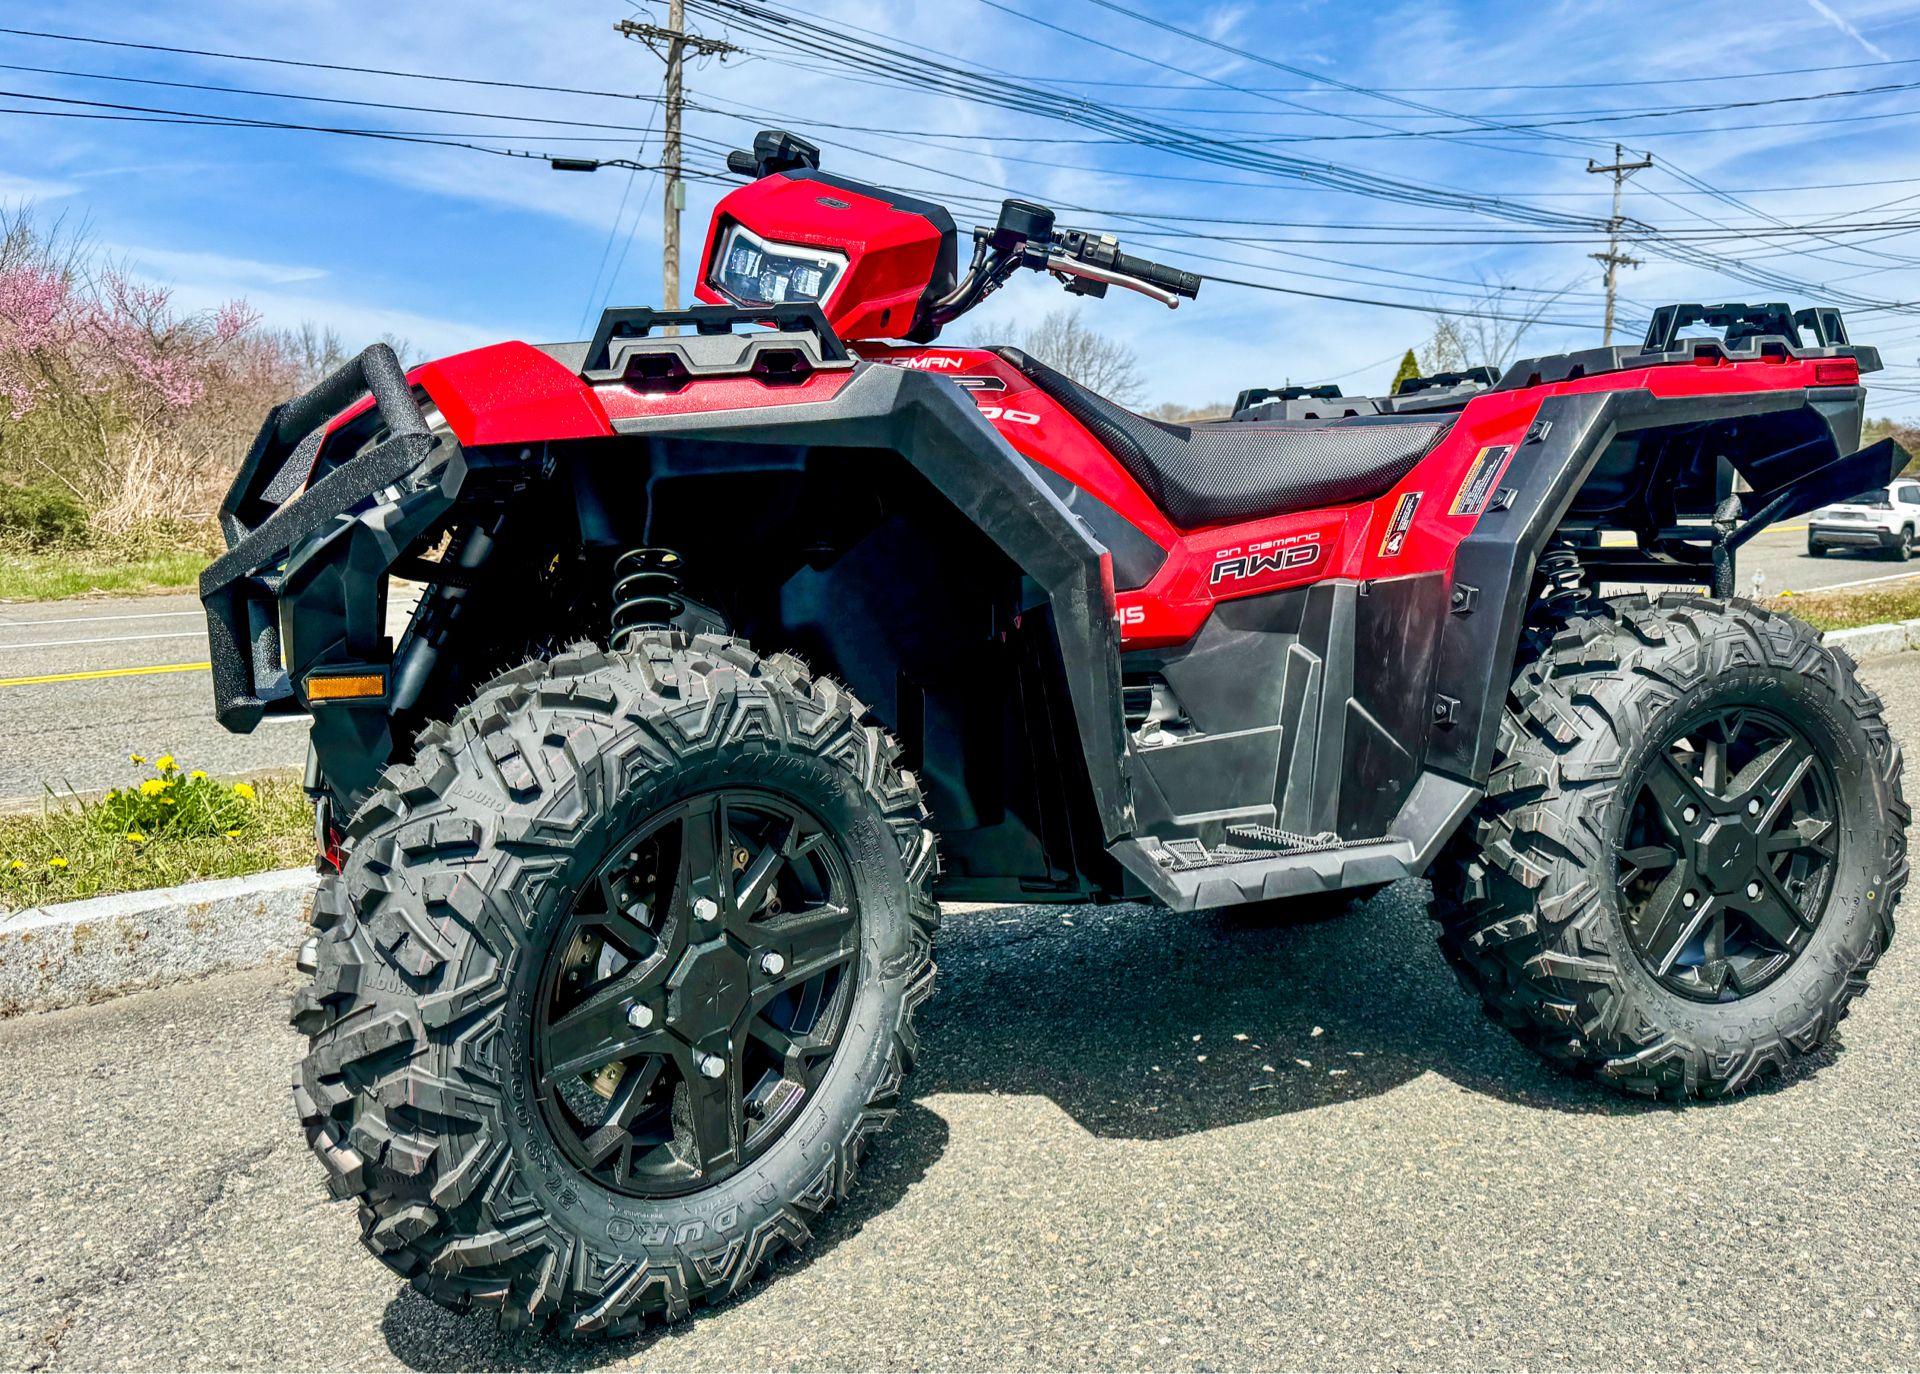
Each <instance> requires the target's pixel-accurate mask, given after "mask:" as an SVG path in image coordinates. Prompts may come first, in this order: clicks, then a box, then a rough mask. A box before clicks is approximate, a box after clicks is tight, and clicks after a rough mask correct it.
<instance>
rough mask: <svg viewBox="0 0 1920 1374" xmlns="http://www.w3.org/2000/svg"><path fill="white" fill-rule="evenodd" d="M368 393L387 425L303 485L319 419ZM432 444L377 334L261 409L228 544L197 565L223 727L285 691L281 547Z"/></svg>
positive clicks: (396, 363)
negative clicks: (313, 381) (310, 383)
mask: <svg viewBox="0 0 1920 1374" xmlns="http://www.w3.org/2000/svg"><path fill="white" fill-rule="evenodd" d="M369 393H371V395H372V396H373V400H374V404H375V406H376V407H377V408H378V410H379V413H380V420H381V423H382V425H383V427H384V430H385V437H383V438H381V439H380V441H379V442H378V443H375V444H371V445H369V446H368V447H367V448H366V449H364V450H363V451H362V452H360V453H358V454H356V455H354V457H352V458H351V459H349V460H348V461H347V462H345V463H342V464H341V465H340V466H339V467H337V468H335V469H334V470H333V471H331V472H329V473H328V474H327V475H326V476H324V477H322V478H321V479H320V480H319V481H317V482H315V483H313V485H311V486H310V487H308V488H307V489H306V490H305V491H304V492H302V491H301V490H300V488H301V486H302V484H303V483H305V482H306V481H307V479H308V477H309V475H310V474H311V473H312V471H313V466H314V460H315V459H316V458H317V457H318V455H319V452H320V445H321V442H322V441H323V440H324V439H325V438H326V433H327V431H326V426H327V422H328V421H330V420H331V419H332V418H333V417H334V416H335V415H338V414H339V413H340V412H341V411H343V410H345V409H347V407H349V406H351V405H353V404H355V403H356V402H358V401H359V400H360V399H361V398H362V397H365V396H367V395H368V394H369ZM432 447H433V435H432V434H431V433H430V432H429V430H428V428H427V422H426V419H425V418H424V417H423V416H422V414H421V411H420V406H419V404H418V403H417V402H416V401H415V400H414V397H413V390H412V388H411V387H410V386H409V385H408V383H407V374H406V369H404V368H403V367H401V365H400V360H399V358H397V357H395V356H394V352H393V350H392V349H391V348H389V347H388V346H387V345H386V344H374V345H373V346H372V347H371V348H369V349H367V351H366V352H364V353H362V354H361V355H360V356H359V357H357V358H355V359H353V360H352V361H351V362H349V363H347V364H345V365H344V366H342V367H340V368H339V369H337V370H336V371H334V372H333V373H332V374H331V375H330V376H328V377H327V378H326V379H325V380H323V381H321V382H320V383H319V384H318V385H317V386H315V387H314V388H313V389H312V390H311V391H308V392H307V393H306V394H305V395H302V396H299V397H296V398H295V399H293V400H291V401H287V402H285V403H283V404H281V405H278V406H275V407H274V408H273V410H272V411H271V412H270V413H269V414H268V416H267V422H266V423H265V424H264V425H262V426H261V427H260V433H259V435H258V436H257V437H256V438H255V439H254V441H253V448H252V449H251V450H250V451H249V452H248V454H247V457H246V459H245V461H244V462H242V463H241V464H240V471H239V473H238V475H236V476H235V477H234V479H233V485H232V486H231V487H230V488H229V489H228V491H227V495H226V499H225V500H223V501H222V502H221V503H220V529H221V533H222V534H224V535H225V536H226V541H227V551H226V553H224V554H222V555H221V556H220V557H219V558H217V559H215V560H214V562H213V564H212V565H211V566H210V567H208V568H207V570H206V571H205V572H203V573H202V574H200V600H201V603H202V604H203V605H204V606H205V607H206V610H207V641H208V647H209V650H210V654H209V657H210V658H211V659H212V663H213V698H214V712H215V714H216V715H217V716H218V717H219V719H220V723H221V724H222V725H224V726H225V727H226V728H227V729H229V730H232V731H235V732H236V733H240V734H245V733H246V732H248V731H250V730H252V729H253V727H254V726H255V725H257V724H259V722H260V718H261V716H262V715H264V714H265V713H266V709H267V705H268V703H269V702H274V701H283V700H285V699H287V698H288V697H290V696H292V694H293V685H292V683H291V682H290V681H289V680H288V677H287V672H286V669H285V667H284V666H282V664H281V653H280V628H279V623H278V614H277V612H278V601H279V593H280V571H281V567H282V564H283V563H284V562H285V560H286V557H287V554H288V552H289V551H290V550H291V549H292V548H293V547H294V546H295V545H296V544H298V543H299V542H300V541H301V540H303V539H305V538H307V537H308V536H309V535H311V534H313V533H314V532H315V531H317V530H319V529H321V528H322V527H323V526H325V525H326V524H328V523H329V522H330V521H332V520H333V519H334V518H335V517H336V516H337V515H338V514H339V513H340V512H341V511H344V510H351V509H352V508H353V507H354V506H356V505H358V504H359V503H360V502H362V501H364V500H366V499H367V498H368V497H370V496H372V495H373V494H374V493H375V492H378V491H380V490H382V489H384V488H386V487H390V486H393V485H394V484H395V483H397V482H399V481H400V480H401V479H403V478H404V477H406V476H407V474H408V473H410V472H412V471H413V470H414V469H416V468H417V467H419V466H420V464H421V462H422V461H423V460H424V459H425V458H426V456H427V453H428V450H430V449H431V448H432Z"/></svg>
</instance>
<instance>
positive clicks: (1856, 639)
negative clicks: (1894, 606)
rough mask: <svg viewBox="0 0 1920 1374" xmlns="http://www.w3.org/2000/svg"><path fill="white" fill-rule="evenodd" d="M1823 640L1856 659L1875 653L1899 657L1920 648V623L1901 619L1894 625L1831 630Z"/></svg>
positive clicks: (1919, 621)
mask: <svg viewBox="0 0 1920 1374" xmlns="http://www.w3.org/2000/svg"><path fill="white" fill-rule="evenodd" d="M1823 638H1824V639H1825V640H1826V642H1827V644H1828V645H1830V646H1831V647H1833V648H1835V649H1845V650H1846V651H1847V653H1848V654H1850V655H1851V656H1852V657H1854V658H1857V659H1858V658H1870V657H1872V656H1873V655H1875V654H1897V653H1901V652H1903V651H1905V650H1907V649H1920V620H1902V621H1900V622H1899V623H1898V624H1892V625H1861V626H1858V627H1857V628H1855V629H1851V630H1829V631H1828V632H1827V633H1826V634H1825V635H1824V636H1823Z"/></svg>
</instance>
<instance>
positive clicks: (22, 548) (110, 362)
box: [0, 208, 406, 600]
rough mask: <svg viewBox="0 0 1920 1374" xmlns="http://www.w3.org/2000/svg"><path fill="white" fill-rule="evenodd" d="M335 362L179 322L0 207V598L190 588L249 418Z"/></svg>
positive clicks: (26, 218)
mask: <svg viewBox="0 0 1920 1374" xmlns="http://www.w3.org/2000/svg"><path fill="white" fill-rule="evenodd" d="M389 342H392V343H395V345H396V347H398V348H400V349H401V350H403V351H404V350H405V347H406V346H405V344H404V342H403V341H396V340H389ZM346 356H347V354H346V350H345V349H344V348H343V346H342V344H341V341H340V339H339V337H338V336H337V335H335V334H334V333H332V332H331V331H329V330H322V329H318V328H315V327H313V326H303V327H302V328H300V329H297V330H270V329H266V328H263V327H262V325H261V323H260V319H259V316H258V315H256V314H255V313H254V312H253V311H252V310H251V309H250V308H249V307H248V306H247V305H246V304H245V303H244V302H242V301H229V302H228V303H226V304H225V305H222V306H220V307H218V308H217V309H213V310H204V311H189V310H183V309H181V308H180V307H179V306H178V305H176V304H175V303H174V301H173V299H172V296H171V294H170V293H169V292H168V291H167V290H166V289H165V288H163V287H156V286H151V285H149V284H147V283H145V282H142V281H140V280H138V279H137V278H136V277H134V276H133V275H131V273H130V272H129V271H128V269H127V268H126V267H125V266H124V265H123V264H121V263H118V262H116V261H114V260H113V259H111V258H110V257H109V256H108V255H107V254H106V253H105V252H104V251H102V250H101V249H100V248H99V247H98V246H97V245H96V244H94V243H93V242H92V241H91V240H90V239H89V238H88V237H87V235H86V233H85V231H84V230H78V231H76V230H74V229H73V228H71V227H70V226H69V225H67V224H66V223H65V222H64V221H54V222H52V223H46V222H43V221H42V220H40V219H37V218H36V217H35V216H34V214H33V213H32V212H31V211H30V210H28V211H7V210H5V209H3V208H0V600H44V599H48V598H53V597H65V596H76V595H82V594H85V593H87V592H91V591H99V592H119V593H126V592H141V591H158V590H168V589H178V588H184V587H188V586H190V585H191V584H192V582H193V579H194V577H195V576H196V575H197V574H198V572H199V570H200V568H201V567H203V566H204V565H205V563H206V561H207V559H208V557H209V555H210V553H211V552H212V551H214V550H215V549H216V548H217V547H219V544H220V540H219V535H218V532H217V530H216V529H215V526H214V512H215V510H216V509H217V507H218V504H219V501H220V497H221V495H222V494H223V493H224V492H225V490H226V487H227V483H228V482H229V481H230V480H231V479H232V476H233V473H234V470H235V468H236V467H238V465H239V462H240V459H241V458H242V457H243V456H244V455H245V454H246V452H247V448H248V446H249V445H250V444H251V443H252V440H253V435H254V432H255V431H256V430H257V429H258V428H259V425H260V421H261V418H262V417H263V416H264V415H265V414H266V412H267V411H268V409H270V408H271V407H272V406H273V405H275V404H277V403H278V402H280V401H282V400H285V399H286V398H287V397H288V396H291V395H294V394H295V393H297V392H299V391H301V390H304V389H305V388H306V387H308V386H311V385H312V384H313V383H314V382H315V381H317V380H318V379H319V378H320V377H322V376H324V375H325V374H326V373H327V372H329V371H331V370H332V369H333V368H334V367H336V366H338V365H339V364H340V363H341V362H343V361H345V359H346Z"/></svg>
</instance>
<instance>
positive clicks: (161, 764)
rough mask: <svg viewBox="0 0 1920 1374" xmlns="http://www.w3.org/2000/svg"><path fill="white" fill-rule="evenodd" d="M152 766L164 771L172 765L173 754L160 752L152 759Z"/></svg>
mask: <svg viewBox="0 0 1920 1374" xmlns="http://www.w3.org/2000/svg"><path fill="white" fill-rule="evenodd" d="M153 766H154V767H155V768H158V769H159V770H160V771H161V772H162V773H164V772H166V771H167V770H168V769H169V768H171V767H173V755H172V754H162V755H161V756H160V757H159V758H157V759H155V760H154V761H153Z"/></svg>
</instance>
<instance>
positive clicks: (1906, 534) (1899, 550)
mask: <svg viewBox="0 0 1920 1374" xmlns="http://www.w3.org/2000/svg"><path fill="white" fill-rule="evenodd" d="M1912 558H1913V527H1912V526H1911V525H1908V526H1906V527H1905V528H1904V529H1902V530H1901V531H1900V536H1899V538H1897V539H1895V540H1894V542H1893V560H1894V562H1896V563H1905V562H1908V561H1910V560H1911V559H1912Z"/></svg>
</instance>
